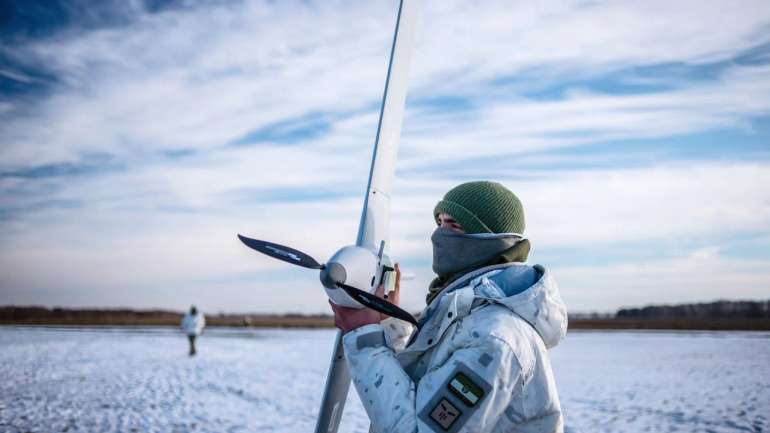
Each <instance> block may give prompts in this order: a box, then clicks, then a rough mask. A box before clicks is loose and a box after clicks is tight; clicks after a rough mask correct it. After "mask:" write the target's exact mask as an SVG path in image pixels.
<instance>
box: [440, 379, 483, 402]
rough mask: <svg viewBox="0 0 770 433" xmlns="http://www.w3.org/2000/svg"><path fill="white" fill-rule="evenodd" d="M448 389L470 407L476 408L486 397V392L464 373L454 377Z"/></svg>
mask: <svg viewBox="0 0 770 433" xmlns="http://www.w3.org/2000/svg"><path fill="white" fill-rule="evenodd" d="M447 388H449V390H450V391H452V393H453V394H454V395H456V396H457V398H459V399H460V400H461V401H462V402H463V403H465V404H467V405H468V406H471V407H473V406H475V405H476V403H478V402H479V400H481V399H482V398H483V397H484V390H483V389H481V387H480V386H478V385H476V384H475V383H473V381H472V380H471V379H470V378H469V377H468V376H466V375H464V374H462V373H457V374H455V375H454V377H453V378H452V380H450V381H449V383H448V384H447Z"/></svg>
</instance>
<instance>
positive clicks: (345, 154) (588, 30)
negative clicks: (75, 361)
mask: <svg viewBox="0 0 770 433" xmlns="http://www.w3.org/2000/svg"><path fill="white" fill-rule="evenodd" d="M763 3H764V2H742V3H741V4H740V5H739V6H736V5H734V4H730V3H727V2H722V3H720V2H713V3H707V4H704V3H702V2H697V3H689V2H676V3H671V2H652V3H651V2H644V3H640V4H629V3H627V2H577V3H566V2H565V3H558V4H557V3H553V4H549V5H524V4H522V5H516V6H512V5H511V4H510V3H509V2H503V1H499V2H498V1H493V2H485V3H484V5H483V6H479V5H470V4H468V3H466V2H462V1H430V2H426V7H425V10H424V13H423V22H422V28H421V31H420V33H419V35H418V44H417V47H416V52H415V60H414V66H413V74H412V80H411V84H410V94H409V102H408V107H407V116H406V119H405V125H404V137H403V140H402V147H401V152H400V160H399V168H398V175H397V180H396V185H395V194H394V202H393V212H394V214H393V224H392V225H393V232H394V234H393V236H394V239H393V245H392V246H393V252H394V254H395V255H396V256H397V257H401V258H402V259H404V260H405V262H406V264H408V265H409V266H412V268H413V269H414V272H415V274H416V275H417V278H416V279H415V280H414V281H413V282H410V283H408V284H407V285H406V286H407V287H408V289H409V290H410V293H409V294H406V295H405V300H404V302H405V303H406V304H407V305H408V306H409V307H410V308H413V309H414V308H417V307H418V306H419V304H420V302H421V300H422V295H423V290H424V285H425V284H426V282H427V281H428V279H429V278H430V269H429V257H430V245H429V243H428V237H429V234H430V231H431V230H432V221H431V218H430V211H431V209H432V206H433V204H434V203H435V201H436V200H437V199H438V198H439V197H440V196H441V195H442V194H443V193H444V192H445V191H446V190H447V189H448V188H450V187H452V186H454V185H455V184H456V183H458V182H460V181H462V180H467V179H476V178H492V179H495V180H499V181H502V182H504V183H505V184H506V185H508V186H509V187H511V188H512V189H513V190H515V191H516V192H517V193H518V194H519V195H520V196H521V197H522V199H523V201H524V203H525V206H526V209H527V217H528V234H529V236H530V237H531V238H532V240H533V244H534V245H535V251H534V254H533V258H534V259H538V258H539V257H542V258H554V260H557V262H555V263H545V264H546V265H552V266H554V268H555V269H556V270H557V271H559V272H560V274H561V275H557V277H560V279H561V281H562V286H563V287H564V290H565V293H567V294H569V295H568V296H569V297H570V300H571V301H572V302H573V303H574V304H575V305H578V306H579V307H580V308H581V309H597V310H602V309H607V308H613V307H615V306H617V305H619V304H620V296H621V295H622V294H623V293H628V294H629V298H628V299H635V301H634V302H639V303H644V302H658V301H666V300H667V299H659V298H660V296H664V297H665V294H666V292H660V293H658V292H655V291H654V290H653V289H654V288H658V287H665V286H666V285H667V284H670V285H677V287H685V286H687V285H685V284H681V281H680V280H679V278H680V276H679V274H678V273H677V272H675V271H674V270H683V272H685V273H686V272H689V271H692V270H693V269H696V268H697V269H701V268H702V267H703V266H706V264H717V265H720V266H721V265H731V266H732V265H733V264H735V263H738V262H740V263H746V266H742V265H741V266H734V267H732V268H731V270H730V272H729V273H727V274H729V275H733V276H735V278H736V279H737V280H741V281H743V279H745V280H746V281H749V282H751V283H750V284H749V283H747V285H746V289H745V290H743V289H738V290H732V288H728V287H727V286H728V285H727V283H726V281H727V280H726V279H719V278H717V279H715V280H714V281H717V282H719V283H716V282H715V283H714V284H710V285H709V286H708V287H710V289H709V290H707V291H687V290H685V289H683V290H682V291H681V292H671V293H672V298H671V299H672V300H674V299H676V300H680V299H700V298H702V297H713V296H721V294H724V296H755V295H756V294H757V287H760V286H761V284H763V283H762V282H763V281H766V277H767V271H766V270H764V269H768V268H767V267H765V268H762V266H761V264H763V263H765V262H766V261H767V260H768V259H767V257H764V256H762V257H760V256H757V255H753V256H751V257H748V258H746V257H743V258H741V259H740V260H739V259H737V258H736V257H735V254H734V253H733V252H731V251H729V250H719V252H718V254H716V258H713V257H712V258H709V259H706V258H703V257H701V256H698V255H695V256H689V255H687V254H689V253H688V251H693V250H696V249H699V248H703V245H704V242H705V241H704V239H708V238H709V237H711V236H713V234H714V233H719V234H720V236H722V238H724V237H730V236H738V235H740V236H755V237H759V238H761V236H760V235H761V234H763V233H765V234H766V233H768V231H769V230H770V196H768V193H767V192H766V188H763V187H762V186H761V185H764V184H767V183H768V181H770V179H767V178H768V177H770V158H769V157H770V145H768V143H770V128H768V118H769V117H770V57H769V56H770V54H768V53H770V32H768V30H767V29H768V24H770V11H768V10H767V8H766V5H764V4H763ZM132 4H133V3H132ZM395 6H396V4H395V2H387V3H377V4H367V3H361V2H341V1H340V2H337V1H334V2H326V1H324V2H279V3H274V2H262V1H253V2H213V3H200V4H196V5H193V6H189V7H181V8H176V7H169V8H161V9H156V8H151V9H150V10H148V9H146V8H144V7H140V6H137V4H134V5H133V6H131V7H125V8H123V7H116V8H113V9H109V11H110V13H106V12H105V14H106V15H105V16H107V18H98V17H97V18H94V17H91V18H89V19H90V20H91V21H89V22H88V23H85V24H83V25H78V24H77V23H75V24H73V25H72V26H61V28H58V27H57V29H56V30H55V31H54V30H51V31H50V32H46V33H45V34H44V35H43V36H42V37H34V35H32V36H30V35H29V34H27V33H24V38H22V39H18V38H17V39H13V41H14V43H13V44H10V43H3V44H0V54H2V56H3V58H4V59H7V60H8V61H7V62H6V63H5V64H0V75H1V76H2V77H0V79H5V80H6V81H8V80H10V81H13V82H14V83H15V84H13V86H15V87H13V89H14V90H13V92H8V93H7V94H6V95H4V97H3V98H0V143H2V145H0V270H11V269H12V270H14V271H13V272H0V273H2V275H3V277H2V279H0V295H2V299H1V300H0V302H24V303H50V302H57V303H63V302H65V301H66V302H69V303H71V304H85V303H88V304H91V305H93V304H99V303H103V304H132V303H135V304H137V305H139V304H142V305H152V304H153V303H155V304H158V305H160V304H162V305H164V306H174V307H184V306H186V305H187V304H188V303H189V302H190V301H191V300H192V298H195V297H198V298H200V299H204V298H205V299H206V303H208V304H209V306H210V307H211V308H214V309H239V310H249V309H251V308H247V306H244V305H245V304H244V303H243V302H241V297H243V299H250V300H255V299H259V300H260V302H259V304H260V306H264V307H265V308H276V309H279V310H295V311H296V310H304V311H321V310H325V308H326V307H325V304H324V303H323V302H322V301H323V293H322V292H321V291H320V290H319V289H318V287H317V283H316V280H315V276H313V275H308V276H307V278H306V279H303V277H301V276H299V275H300V274H297V273H292V272H289V271H286V272H284V271H281V269H282V267H281V265H280V263H272V262H270V261H269V260H267V259H262V258H258V257H255V256H254V255H253V254H251V253H250V252H249V251H248V250H246V249H245V248H243V247H241V246H240V245H238V243H237V241H236V240H235V237H234V235H235V233H236V232H245V233H247V234H251V235H253V236H257V237H263V238H269V239H273V240H275V241H278V242H284V243H287V244H291V245H295V246H298V247H300V248H303V249H305V250H307V251H309V252H310V253H312V254H314V255H316V256H317V257H318V258H319V259H323V258H325V257H326V256H327V255H329V254H330V253H332V252H333V250H334V249H335V248H336V247H338V246H340V245H343V244H346V243H350V242H352V241H353V237H354V235H355V231H356V225H357V223H358V216H359V212H360V206H361V198H362V196H363V192H364V191H363V190H364V186H365V185H364V183H365V180H366V176H367V170H368V161H369V158H370V155H371V145H372V142H373V139H374V129H375V127H376V122H377V110H378V104H379V98H380V97H381V94H382V86H383V83H384V77H385V68H386V65H387V56H388V50H389V48H390V38H391V33H392V28H393V23H394V18H395V12H396V9H395ZM97 15H98V14H97ZM100 20H101V21H100ZM98 23H102V24H98ZM8 40H9V41H10V40H11V39H10V38H9V39H8ZM38 77H43V78H38ZM25 86H26V87H25ZM41 86H42V87H43V88H44V89H45V91H44V92H40V88H41ZM25 89H27V90H29V92H30V93H28V94H27V93H25ZM747 233H748V235H747ZM763 239H765V240H764V241H762V242H764V243H763V244H762V245H766V246H770V241H768V240H767V238H766V237H764V238H763ZM640 242H653V243H654V242H661V243H664V244H665V245H666V248H668V249H669V253H670V254H664V255H663V256H662V257H663V258H661V259H660V261H653V262H652V263H648V261H649V260H650V259H649V257H645V258H640V257H630V258H628V262H623V263H622V264H618V260H612V259H613V258H616V257H615V256H616V255H620V254H621V252H622V251H623V250H624V249H627V248H630V246H632V245H636V244H638V243H640ZM705 244H706V245H708V243H707V242H705ZM597 249H600V251H596V250H597ZM673 250H675V252H672V251H673ZM558 251H561V252H564V251H568V252H569V253H560V254H556V253H555V252H558ZM588 252H590V253H591V257H595V262H593V263H582V264H580V265H579V266H578V265H575V262H576V261H575V260H571V259H572V258H574V257H576V256H583V257H585V256H586V255H587V254H588ZM677 257H679V258H677ZM682 257H684V258H682ZM742 260H745V262H744V261H742ZM604 262H611V263H612V265H611V266H609V267H605V266H603V263H604ZM717 262H718V263H717ZM692 263H695V265H692V266H694V267H690V268H688V267H687V266H690V265H688V264H692ZM649 266H653V267H656V268H655V269H656V270H660V269H663V270H664V271H665V272H664V271H660V272H658V274H659V278H657V279H650V278H647V277H646V276H645V274H644V272H643V271H638V272H637V271H636V270H639V269H649ZM255 272H256V274H255ZM263 272H264V274H263ZM257 274H258V275H257ZM727 274H726V275H727ZM622 275H626V279H625V280H624V279H623V278H622ZM701 275H702V277H701V276H698V277H697V278H696V277H692V278H693V279H692V281H693V282H695V281H701V279H702V278H707V277H709V278H710V276H712V273H709V272H705V273H702V274H701ZM267 276H269V278H268V277H267ZM737 280H736V281H737ZM723 283H724V284H723ZM720 284H722V285H721V286H720ZM257 285H258V286H260V289H259V290H262V292H261V293H264V294H265V295H264V296H267V297H269V300H268V301H265V300H264V299H263V298H254V296H255V295H254V290H256V288H253V286H257ZM287 287H292V288H294V289H292V290H296V291H293V292H291V294H286V290H287V289H286V288H287ZM618 287H619V288H618ZM720 287H724V289H720ZM578 288H580V291H576V290H577V289H578ZM645 288H648V289H650V290H649V291H647V293H649V296H647V295H645V290H644V289H645ZM126 290H127V291H132V292H134V291H135V292H136V293H137V297H136V298H127V297H120V296H118V295H115V293H118V292H121V291H126ZM218 290H225V291H226V292H227V293H228V294H229V295H228V296H219V297H211V296H209V295H208V293H211V292H217V291H218ZM610 290H617V293H619V294H621V295H619V297H609V298H608V297H607V296H605V295H606V293H607V292H608V291H610ZM656 290H657V289H656ZM721 290H724V291H721ZM54 293H65V294H71V295H72V297H71V298H67V297H66V296H58V297H57V296H53V294H54ZM279 293H281V294H280V295H279ZM673 293H676V296H674V295H673ZM160 294H162V295H160ZM637 295H638V296H637ZM658 295H660V296H658ZM54 299H55V301H53V300H54ZM133 299H136V300H133ZM292 302H294V303H296V306H293V304H292ZM255 303H257V302H256V301H255ZM290 307H291V308H290ZM254 309H256V307H255V308H254Z"/></svg>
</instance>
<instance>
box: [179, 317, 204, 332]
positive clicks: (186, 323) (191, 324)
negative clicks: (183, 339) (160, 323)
mask: <svg viewBox="0 0 770 433" xmlns="http://www.w3.org/2000/svg"><path fill="white" fill-rule="evenodd" d="M179 326H180V327H181V328H182V332H184V333H185V334H187V335H193V336H197V335H201V333H202V332H203V328H204V327H205V326H206V319H205V318H204V317H203V313H201V312H200V311H198V313H197V314H190V313H185V315H184V317H182V323H181V324H180V325H179Z"/></svg>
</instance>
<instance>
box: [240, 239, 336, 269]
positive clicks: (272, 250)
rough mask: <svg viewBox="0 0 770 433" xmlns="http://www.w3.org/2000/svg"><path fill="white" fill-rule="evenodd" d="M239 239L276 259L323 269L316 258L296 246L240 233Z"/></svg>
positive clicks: (305, 266)
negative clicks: (249, 236)
mask: <svg viewBox="0 0 770 433" xmlns="http://www.w3.org/2000/svg"><path fill="white" fill-rule="evenodd" d="M238 239H240V240H241V242H243V243H244V244H246V246H247V247H249V248H251V249H254V250H257V251H259V252H260V253H262V254H265V255H268V256H270V257H273V258H275V259H278V260H283V261H284V262H287V263H291V264H293V265H298V266H302V267H304V268H309V269H323V265H322V264H320V263H318V262H317V261H316V260H315V259H314V258H312V257H310V256H309V255H307V254H305V253H303V252H302V251H297V250H295V249H294V248H289V247H286V246H283V245H278V244H274V243H272V242H266V241H260V240H258V239H251V238H247V237H246V236H241V235H238Z"/></svg>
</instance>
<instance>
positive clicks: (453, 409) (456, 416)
mask: <svg viewBox="0 0 770 433" xmlns="http://www.w3.org/2000/svg"><path fill="white" fill-rule="evenodd" d="M491 390H492V386H491V385H489V383H487V382H486V381H485V380H484V379H483V378H482V377H481V376H479V375H478V374H476V373H475V372H474V371H473V370H471V369H470V368H468V366H467V365H465V364H463V363H458V364H456V365H455V367H454V369H453V370H452V371H451V372H450V373H449V376H448V377H447V379H445V381H444V383H443V384H442V385H441V386H440V387H439V388H437V390H436V393H435V394H434V395H433V396H432V397H431V398H430V399H429V400H428V403H427V404H426V405H425V406H424V407H423V409H422V410H421V411H420V413H419V417H420V419H421V420H422V421H423V422H425V423H426V424H428V425H430V426H433V429H434V430H438V428H440V429H441V430H443V431H445V432H449V433H455V432H457V431H459V430H460V429H461V428H462V426H463V425H465V423H466V422H468V420H469V419H470V418H471V416H472V415H473V414H474V413H475V412H476V410H478V409H479V407H481V402H482V400H483V399H484V397H485V396H486V395H487V394H489V392H490V391H491Z"/></svg>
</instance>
